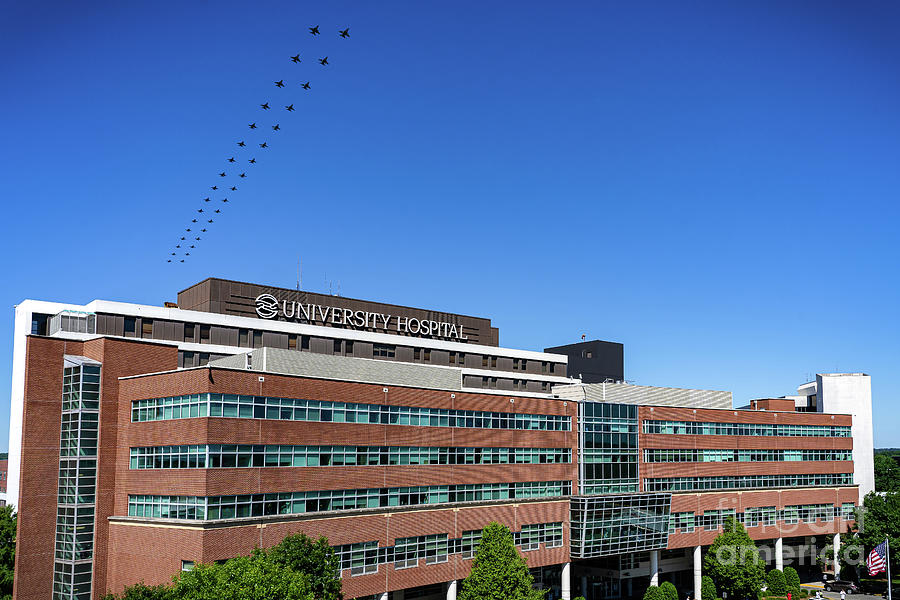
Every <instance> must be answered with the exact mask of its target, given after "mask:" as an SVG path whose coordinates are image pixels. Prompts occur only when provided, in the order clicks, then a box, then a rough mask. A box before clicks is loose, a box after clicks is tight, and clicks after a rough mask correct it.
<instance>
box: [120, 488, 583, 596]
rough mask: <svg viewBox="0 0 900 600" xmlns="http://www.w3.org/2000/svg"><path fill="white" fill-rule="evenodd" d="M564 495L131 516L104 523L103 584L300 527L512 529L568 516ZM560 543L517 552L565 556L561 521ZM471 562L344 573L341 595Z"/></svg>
mask: <svg viewBox="0 0 900 600" xmlns="http://www.w3.org/2000/svg"><path fill="white" fill-rule="evenodd" d="M568 513H569V504H568V501H566V500H563V501H548V502H525V503H512V504H502V505H493V506H460V507H455V508H439V509H428V508H421V509H410V510H405V511H399V512H393V513H379V514H366V515H358V514H357V515H353V516H345V517H312V518H305V519H296V518H294V519H287V520H284V521H278V520H267V521H266V522H265V523H258V524H257V523H252V524H245V525H240V526H235V527H222V528H205V529H204V528H203V527H200V526H195V527H190V526H188V527H171V526H168V525H162V524H156V525H154V524H150V523H146V522H140V521H138V520H133V521H129V520H114V521H113V522H112V524H111V526H110V544H111V546H112V547H114V548H116V551H115V552H114V553H112V554H111V555H110V564H109V574H110V575H109V587H110V590H112V591H119V590H121V589H122V588H123V587H124V586H125V585H130V584H132V583H134V582H136V581H141V580H143V581H144V582H145V583H147V584H156V583H168V582H169V581H170V580H171V576H172V575H173V574H175V573H177V572H178V571H179V570H180V569H181V561H182V560H194V561H197V562H201V561H202V562H212V561H215V560H219V559H224V558H231V557H233V556H238V555H241V554H248V553H249V552H250V551H251V550H252V549H253V548H255V547H263V548H267V547H271V546H273V545H275V544H277V543H278V542H280V541H281V540H282V539H284V537H285V536H287V535H290V534H294V533H299V532H303V533H306V534H307V535H310V536H312V537H314V538H315V537H319V536H322V535H324V536H326V537H328V541H329V543H330V544H332V545H339V544H349V543H354V542H364V541H378V544H379V546H389V545H393V544H394V542H395V540H396V538H401V537H412V536H420V535H429V534H437V533H446V534H448V536H449V537H450V538H457V537H460V535H461V534H462V532H463V531H466V530H473V529H482V528H484V526H485V525H487V524H488V523H490V522H491V521H497V522H499V523H502V524H504V525H506V526H508V527H509V528H510V529H511V530H513V531H517V530H519V529H521V526H522V525H527V524H532V523H550V522H563V523H566V522H567V521H568ZM563 538H564V539H563V546H562V547H561V548H544V547H543V545H542V546H541V548H540V549H539V550H534V551H530V552H524V553H523V555H524V556H525V557H526V559H527V560H528V565H529V566H531V567H537V566H543V565H552V564H560V563H563V562H567V561H568V560H569V551H568V547H569V531H568V526H564V527H563ZM470 568H471V560H463V559H462V557H461V555H458V554H456V555H450V559H449V561H448V562H446V563H441V564H437V565H425V561H424V560H422V561H420V566H419V567H417V568H414V569H400V570H395V569H394V566H393V564H382V565H380V566H379V570H378V573H375V574H370V575H360V576H351V575H350V572H349V571H345V572H344V573H343V575H344V580H343V591H344V595H345V597H348V598H352V597H356V596H363V595H368V594H376V593H381V592H383V591H385V590H398V589H403V588H407V587H413V586H419V585H428V584H432V583H438V582H443V581H449V580H451V579H462V578H464V577H465V576H466V575H467V574H468V572H469V569H470Z"/></svg>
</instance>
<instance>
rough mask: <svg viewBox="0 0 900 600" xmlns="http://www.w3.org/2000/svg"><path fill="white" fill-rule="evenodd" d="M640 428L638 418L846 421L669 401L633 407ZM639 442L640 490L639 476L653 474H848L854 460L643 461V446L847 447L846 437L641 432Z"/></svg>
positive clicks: (846, 417) (847, 422) (843, 417)
mask: <svg viewBox="0 0 900 600" xmlns="http://www.w3.org/2000/svg"><path fill="white" fill-rule="evenodd" d="M638 418H639V420H640V423H641V424H640V429H639V431H643V421H646V420H659V421H695V422H713V423H751V424H782V425H801V424H802V425H846V426H849V425H850V424H851V417H850V416H849V415H828V414H818V413H798V412H773V411H748V410H713V409H693V408H673V407H668V406H653V407H650V406H641V407H639V408H638ZM638 437H639V439H638V446H639V447H640V448H641V455H640V457H639V461H640V463H639V473H640V477H641V489H643V480H644V479H647V478H657V477H714V476H717V475H788V474H803V473H809V474H818V473H852V472H853V461H772V462H718V463H715V462H709V463H703V462H696V463H691V462H682V463H678V462H672V463H647V462H644V456H643V449H645V448H658V449H712V450H716V449H741V450H752V449H760V450H791V449H795V450H805V449H819V450H852V448H853V438H850V437H840V438H839V437H799V436H783V437H775V436H742V435H741V436H731V435H679V434H655V433H640V434H639V436H638Z"/></svg>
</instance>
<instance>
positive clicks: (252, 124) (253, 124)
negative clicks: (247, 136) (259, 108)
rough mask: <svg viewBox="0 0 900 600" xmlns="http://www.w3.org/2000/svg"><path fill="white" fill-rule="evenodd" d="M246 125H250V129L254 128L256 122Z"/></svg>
mask: <svg viewBox="0 0 900 600" xmlns="http://www.w3.org/2000/svg"><path fill="white" fill-rule="evenodd" d="M248 127H250V129H256V123H250V125H248Z"/></svg>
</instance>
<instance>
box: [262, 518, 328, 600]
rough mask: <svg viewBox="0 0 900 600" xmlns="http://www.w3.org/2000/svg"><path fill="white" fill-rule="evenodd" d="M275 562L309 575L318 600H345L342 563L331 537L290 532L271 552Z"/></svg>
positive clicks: (269, 553) (270, 555)
mask: <svg viewBox="0 0 900 600" xmlns="http://www.w3.org/2000/svg"><path fill="white" fill-rule="evenodd" d="M268 556H269V558H270V559H271V560H272V562H274V563H275V564H276V565H281V566H283V567H287V568H289V569H291V570H293V571H296V572H298V573H303V574H304V575H306V576H307V578H308V581H309V584H310V586H311V589H312V591H313V593H314V594H315V596H316V600H342V598H343V597H344V596H343V594H342V593H341V563H340V559H339V558H338V556H337V554H335V552H334V548H332V547H331V546H329V545H328V539H327V538H325V537H320V538H319V539H317V540H315V541H313V540H312V538H310V537H309V536H307V535H306V534H303V533H299V534H296V535H289V536H287V537H286V538H284V539H283V540H281V543H279V544H278V545H277V546H275V547H273V548H271V549H270V550H269V552H268Z"/></svg>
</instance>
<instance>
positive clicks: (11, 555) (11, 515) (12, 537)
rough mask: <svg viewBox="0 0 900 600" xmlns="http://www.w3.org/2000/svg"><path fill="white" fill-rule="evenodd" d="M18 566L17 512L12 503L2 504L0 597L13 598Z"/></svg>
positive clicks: (0, 514)
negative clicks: (14, 574)
mask: <svg viewBox="0 0 900 600" xmlns="http://www.w3.org/2000/svg"><path fill="white" fill-rule="evenodd" d="M15 568H16V512H15V511H14V510H13V507H12V506H10V505H6V506H0V597H2V598H3V599H4V600H6V599H7V598H12V590H13V573H14V572H15Z"/></svg>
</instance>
